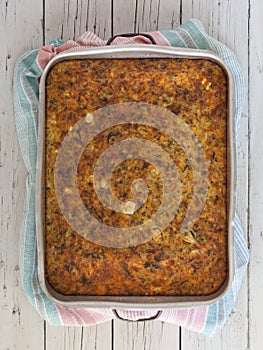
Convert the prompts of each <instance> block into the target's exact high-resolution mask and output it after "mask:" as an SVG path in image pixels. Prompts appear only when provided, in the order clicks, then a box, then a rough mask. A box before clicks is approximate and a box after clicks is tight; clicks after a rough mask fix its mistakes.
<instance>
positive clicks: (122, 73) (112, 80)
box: [45, 59, 227, 295]
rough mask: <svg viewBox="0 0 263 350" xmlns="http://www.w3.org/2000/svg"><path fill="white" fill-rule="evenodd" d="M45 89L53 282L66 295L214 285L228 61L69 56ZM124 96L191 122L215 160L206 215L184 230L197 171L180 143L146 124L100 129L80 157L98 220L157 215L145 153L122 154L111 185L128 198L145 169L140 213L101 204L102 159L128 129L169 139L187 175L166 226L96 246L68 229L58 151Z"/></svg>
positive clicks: (157, 193)
mask: <svg viewBox="0 0 263 350" xmlns="http://www.w3.org/2000/svg"><path fill="white" fill-rule="evenodd" d="M46 95H47V97H46V106H47V107H46V119H47V121H46V140H47V141H46V171H45V174H46V243H45V247H46V271H47V279H48V281H49V283H50V284H51V285H52V286H53V288H54V289H56V290H57V291H58V292H60V293H62V294H67V295H205V294H210V293H212V292H214V291H216V290H217V289H218V288H219V287H220V286H221V285H222V283H223V282H224V280H225V278H226V273H227V271H226V269H227V268H226V266H227V218H226V177H227V167H226V146H227V144H226V128H227V124H226V117H227V82H226V77H225V74H224V72H223V70H222V69H221V68H220V67H219V66H218V65H217V64H215V63H212V62H210V61H207V60H191V59H170V60H169V59H147V60H146V59H129V60H123V59H115V60H113V59H110V60H106V59H105V60H88V59H85V60H71V61H65V62H61V63H58V64H56V65H55V66H54V68H53V69H52V70H51V72H50V73H49V75H48V78H47V85H46ZM124 102H146V103H150V104H153V105H158V106H161V107H164V108H167V109H168V110H170V111H171V112H173V113H175V114H176V115H177V116H178V117H179V118H181V119H182V120H183V121H185V122H186V123H187V124H188V125H189V127H190V129H191V131H192V132H193V133H194V134H195V136H196V137H197V139H198V140H199V141H200V142H201V144H202V147H203V151H204V155H205V158H206V160H207V161H208V163H209V168H208V170H209V188H208V195H207V199H206V203H205V207H204V209H203V211H202V214H201V215H200V218H199V219H198V220H197V221H196V223H195V224H194V227H193V228H192V229H191V231H189V232H188V233H187V234H186V235H185V234H183V233H181V232H180V230H178V229H177V228H178V227H179V225H180V224H181V223H182V220H183V218H184V216H185V214H186V211H187V207H188V205H189V201H190V200H191V196H192V192H193V185H192V182H193V181H192V180H193V173H192V170H191V167H190V166H189V163H188V162H187V159H186V155H185V154H184V152H183V151H182V148H181V147H180V146H179V145H178V144H176V143H174V142H171V139H170V138H169V136H168V135H164V134H162V133H161V132H160V131H159V130H157V129H154V128H151V127H148V126H145V127H141V126H140V127H138V126H136V125H127V124H125V125H118V126H117V127H112V128H111V129H109V130H107V131H105V132H103V133H102V134H100V135H98V136H97V137H96V138H95V139H94V140H93V141H92V142H91V143H90V144H89V145H88V146H87V148H86V149H85V152H84V153H83V154H82V157H81V159H80V162H79V166H78V185H79V190H80V194H81V198H82V200H83V202H84V203H85V205H86V207H87V208H88V209H89V210H90V212H91V213H92V215H94V216H95V217H96V218H97V219H98V220H103V222H104V223H107V224H109V225H116V226H118V225H121V226H122V227H129V225H131V224H138V223H141V222H144V221H145V220H146V219H147V218H150V217H151V215H152V214H153V213H154V212H155V211H156V210H157V208H158V206H159V205H160V200H161V199H160V198H161V191H162V184H161V181H160V178H159V174H158V173H155V172H154V168H153V166H152V165H151V164H149V163H147V162H145V161H142V160H137V161H133V160H127V161H124V162H123V163H121V164H119V165H118V166H117V167H116V169H115V171H114V179H113V191H114V193H115V195H116V196H117V197H118V198H119V199H121V200H127V199H129V198H130V196H131V192H130V185H131V183H132V182H133V180H135V179H138V178H143V179H145V181H146V182H147V184H148V187H149V195H148V198H147V201H146V203H145V204H144V206H143V207H142V208H141V209H140V210H138V211H136V213H135V215H132V216H129V215H125V214H120V213H113V212H112V211H111V210H109V209H106V208H104V207H103V205H102V204H101V203H100V202H99V200H98V198H97V196H96V194H95V192H94V189H93V178H92V173H93V170H94V164H95V162H96V160H97V159H98V157H99V156H100V155H101V153H102V152H103V151H104V150H106V149H107V148H108V147H109V145H112V144H114V143H115V142H118V141H121V140H123V139H125V137H127V135H129V137H131V136H133V137H134V136H136V137H142V138H145V139H148V140H153V139H154V140H155V142H156V143H157V144H158V143H159V144H160V145H162V147H163V148H164V149H165V151H166V152H167V153H168V154H169V155H170V157H171V158H172V159H173V161H174V162H175V163H176V165H177V167H178V168H179V170H180V178H181V181H182V188H183V193H182V200H181V203H180V208H179V213H178V215H177V216H176V217H175V218H174V220H173V221H172V222H171V224H170V225H169V226H168V227H167V228H166V229H165V230H164V231H163V232H162V234H161V235H157V236H156V238H154V239H152V240H151V241H149V242H147V243H145V244H142V245H139V246H137V247H132V248H125V249H118V248H107V247H101V246H98V245H96V244H94V243H91V242H89V241H87V240H85V239H84V238H83V237H81V236H80V235H78V233H76V232H74V230H73V229H71V227H70V226H69V225H68V224H67V222H66V220H65V219H64V218H63V216H62V214H61V212H60V209H59V207H58V204H57V201H56V196H55V190H54V181H53V179H54V165H55V161H56V155H57V152H58V149H59V146H60V144H61V142H62V140H63V138H64V137H65V135H66V134H67V132H68V131H69V129H70V127H73V126H74V125H75V123H77V122H78V121H79V120H80V119H82V118H84V117H85V116H86V115H87V113H91V112H93V111H95V110H97V109H98V108H101V107H104V106H107V105H110V104H117V103H124ZM149 173H150V174H152V177H151V178H150V179H149V176H148V174H149ZM147 176H148V177H147ZM123 180H125V181H124V182H126V185H125V186H124V185H123ZM94 234H96V233H95V232H94Z"/></svg>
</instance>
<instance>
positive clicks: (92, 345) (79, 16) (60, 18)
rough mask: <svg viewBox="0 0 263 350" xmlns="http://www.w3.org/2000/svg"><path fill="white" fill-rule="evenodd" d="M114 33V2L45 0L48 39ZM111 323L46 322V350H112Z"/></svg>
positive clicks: (46, 34) (103, 36)
mask: <svg viewBox="0 0 263 350" xmlns="http://www.w3.org/2000/svg"><path fill="white" fill-rule="evenodd" d="M87 30H90V31H93V32H95V33H96V34H97V35H99V36H100V37H102V38H108V37H110V36H111V2H110V1H108V0H78V1H70V0H65V1H61V2H59V1H58V2H54V1H52V0H46V1H45V28H44V31H45V38H46V43H48V41H49V40H51V39H52V38H57V37H59V38H61V39H64V40H68V39H77V38H78V37H79V36H80V35H81V34H83V33H84V32H85V31H87ZM111 325H112V324H111V322H107V323H105V324H103V325H99V326H93V327H84V328H82V327H77V328H76V327H65V328H63V327H51V326H49V325H46V332H45V338H46V344H47V349H52V350H53V349H56V350H68V349H72V350H75V349H80V350H81V349H97V350H109V349H111V332H112V331H111Z"/></svg>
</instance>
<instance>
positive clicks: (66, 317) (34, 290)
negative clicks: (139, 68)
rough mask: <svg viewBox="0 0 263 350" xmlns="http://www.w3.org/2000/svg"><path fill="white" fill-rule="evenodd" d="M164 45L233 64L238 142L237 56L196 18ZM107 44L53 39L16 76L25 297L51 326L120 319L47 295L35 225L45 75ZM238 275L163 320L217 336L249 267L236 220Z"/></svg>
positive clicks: (91, 37)
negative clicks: (216, 293)
mask: <svg viewBox="0 0 263 350" xmlns="http://www.w3.org/2000/svg"><path fill="white" fill-rule="evenodd" d="M150 34H151V35H152V36H153V37H154V39H155V40H156V42H157V44H158V45H168V46H169V45H171V46H176V47H190V48H194V49H197V48H200V49H207V50H211V51H214V52H215V53H217V54H218V55H219V56H220V57H221V58H222V59H223V60H224V61H225V62H226V64H227V65H228V67H229V68H230V70H231V71H232V73H233V76H234V82H235V122H236V138H237V139H238V137H239V133H238V130H239V121H240V117H241V108H242V101H243V99H244V76H243V74H242V71H241V69H240V66H239V63H238V61H237V59H236V57H235V55H234V54H233V53H232V52H231V51H230V50H229V49H228V48H227V47H226V46H225V45H223V44H222V43H220V42H218V41H217V40H215V39H214V38H212V37H210V36H208V35H207V34H206V32H205V30H204V28H203V26H202V24H201V23H200V22H199V21H198V20H196V19H193V20H190V21H187V22H186V23H184V24H183V25H182V26H180V27H178V28H177V29H176V30H164V31H159V32H151V33H150ZM134 43H141V44H148V43H150V41H149V40H148V39H147V38H145V37H143V36H137V37H134V38H117V39H116V40H115V41H114V44H116V45H118V44H134ZM105 44H106V42H105V41H104V40H102V39H100V38H98V37H97V36H96V35H95V34H94V33H91V32H87V33H85V34H84V35H82V36H81V37H80V38H79V39H78V40H77V41H71V40H69V41H67V42H66V43H64V42H63V41H62V40H53V41H52V42H51V43H50V45H47V46H44V47H42V48H40V49H39V50H33V51H29V52H27V53H25V54H24V55H23V56H22V57H20V58H19V60H18V62H17V64H16V67H15V72H14V108H15V117H16V128H17V135H18V140H19V144H20V148H21V152H22V155H23V159H24V162H25V166H26V169H27V172H28V176H27V179H26V195H25V207H24V216H23V222H22V225H21V235H20V249H21V250H20V255H21V273H22V281H23V286H24V290H25V293H26V295H27V297H28V299H29V300H30V302H31V303H32V304H33V306H34V307H35V309H36V310H37V311H38V312H39V313H40V315H41V316H42V317H43V318H44V319H45V320H47V322H49V324H51V325H67V326H85V325H92V324H99V323H102V322H105V321H109V320H111V319H114V318H116V317H117V315H116V313H115V312H114V311H113V310H111V309H87V308H74V309H73V308H66V307H63V306H61V305H57V304H55V303H54V302H53V301H52V300H50V299H48V298H47V296H46V295H45V294H44V292H43V291H42V289H41V287H40V285H39V282H38V277H37V271H38V267H37V254H36V227H35V175H36V150H37V127H38V106H39V104H38V103H39V101H38V88H39V78H40V77H41V74H42V71H43V69H44V67H45V66H46V65H47V63H48V62H49V61H50V59H51V58H52V57H54V56H55V55H57V54H58V53H60V52H62V51H65V50H68V49H70V48H73V47H78V46H86V47H91V46H103V45H105ZM234 247H235V255H234V256H235V275H234V279H233V283H232V286H231V288H230V289H229V291H228V292H227V294H225V295H224V297H223V298H222V299H221V300H220V301H218V302H216V303H214V304H212V305H210V306H207V307H202V308H198V309H169V310H167V309H164V310H162V312H161V313H159V315H158V320H160V321H165V322H170V323H173V324H175V325H178V326H182V327H185V328H187V329H190V330H193V331H196V332H200V333H203V334H205V335H208V336H212V335H213V334H214V333H215V331H216V330H217V329H218V328H220V327H222V326H223V325H224V323H225V321H226V319H227V318H228V316H229V315H230V313H231V310H232V309H233V307H234V302H235V300H236V297H237V294H238V291H239V288H240V285H241V282H242V279H243V276H244V274H245V272H246V267H247V264H248V249H247V245H246V241H245V239H244V235H243V230H242V227H241V225H240V221H239V219H238V217H237V215H236V216H235V230H234ZM155 314H156V310H148V311H129V310H118V316H119V317H121V318H125V319H130V320H139V319H142V318H148V317H149V318H150V317H153V316H154V315H155Z"/></svg>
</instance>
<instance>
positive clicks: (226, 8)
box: [182, 0, 248, 350]
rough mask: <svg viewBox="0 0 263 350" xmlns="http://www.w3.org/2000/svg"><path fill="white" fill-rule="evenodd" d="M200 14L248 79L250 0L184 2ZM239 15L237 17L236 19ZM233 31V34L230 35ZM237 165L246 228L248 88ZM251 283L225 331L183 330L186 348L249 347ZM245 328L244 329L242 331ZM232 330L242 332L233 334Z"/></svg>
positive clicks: (187, 13) (187, 10) (189, 13)
mask: <svg viewBox="0 0 263 350" xmlns="http://www.w3.org/2000/svg"><path fill="white" fill-rule="evenodd" d="M193 17H194V18H198V19H200V20H201V22H202V23H203V24H204V26H205V28H206V30H207V32H208V33H209V34H210V35H211V36H213V37H215V38H217V39H218V40H220V41H222V42H223V43H225V44H226V45H227V46H228V47H229V48H230V49H232V50H233V51H234V52H235V54H236V55H237V58H238V60H239V62H240V64H241V66H242V70H243V72H244V74H245V78H246V82H247V81H248V20H247V18H248V1H247V0H241V1H240V0H233V1H228V0H222V1H221V0H220V1H218V0H212V1H202V0H199V1H191V0H184V1H183V2H182V19H183V21H185V20H187V19H190V18H193ZM233 18H235V20H233ZM230 33H231V35H230ZM239 135H240V136H239V142H238V144H237V151H238V164H239V166H238V168H237V188H238V189H239V190H238V191H237V212H238V214H239V216H240V219H241V223H242V226H243V228H244V229H245V232H246V228H247V223H248V92H247V91H246V98H245V101H244V107H243V115H242V118H241V123H240V130H239ZM247 300H248V286H247V278H245V280H244V281H243V284H242V289H241V292H240V294H239V296H238V300H237V303H236V306H235V309H234V311H233V312H232V314H231V317H230V318H229V320H228V321H227V325H226V326H225V327H224V328H223V330H222V331H219V332H218V334H216V336H215V338H212V339H209V338H205V337H203V336H200V335H197V334H194V333H191V332H188V331H185V330H183V331H182V349H183V350H188V349H189V350H190V349H193V348H196V349H209V350H210V349H211V350H216V349H218V350H221V349H233V350H234V349H235V350H236V349H241V350H245V349H247V348H248V301H247ZM241 330H242V332H241ZM232 334H239V336H238V337H233V336H232Z"/></svg>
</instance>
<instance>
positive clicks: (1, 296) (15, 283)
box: [0, 0, 44, 350]
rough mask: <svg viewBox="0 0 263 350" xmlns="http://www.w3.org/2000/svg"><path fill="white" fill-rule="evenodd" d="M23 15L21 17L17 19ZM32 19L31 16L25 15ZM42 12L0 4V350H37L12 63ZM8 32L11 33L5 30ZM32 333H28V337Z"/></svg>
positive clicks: (39, 327) (36, 40)
mask: <svg viewBox="0 0 263 350" xmlns="http://www.w3.org/2000/svg"><path fill="white" fill-rule="evenodd" d="M20 13H23V14H24V15H23V16H24V17H21V16H20V15H19V14H20ZM32 13H34V16H31V14H32ZM41 20H42V6H41V3H40V2H36V3H33V4H32V2H31V1H30V0H22V1H12V2H11V1H10V2H8V1H1V2H0V42H1V50H0V231H1V233H0V349H1V350H2V349H5V350H6V349H36V350H40V349H43V344H44V333H43V320H42V319H41V318H40V316H38V314H37V312H36V311H35V310H34V309H33V307H32V306H31V305H30V303H29V301H28V300H27V299H26V297H25V295H24V292H23V290H22V283H21V277H20V267H19V231H20V225H21V219H22V214H23V199H24V189H25V178H26V171H25V167H24V164H23V161H22V157H21V154H20V151H19V147H18V143H17V139H16V137H15V134H16V131H15V119H14V113H13V94H12V92H13V81H12V79H13V70H14V64H15V62H16V60H17V59H18V57H19V56H20V55H22V54H23V53H24V52H25V51H27V50H30V49H33V48H36V47H38V46H39V45H41V44H42V39H43V37H42V28H41ZM11 28H12V30H10V29H11ZM32 329H33V330H34V332H32Z"/></svg>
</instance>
